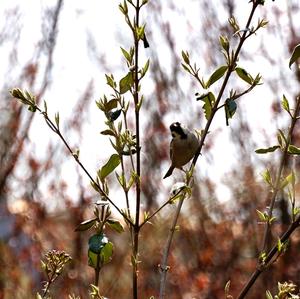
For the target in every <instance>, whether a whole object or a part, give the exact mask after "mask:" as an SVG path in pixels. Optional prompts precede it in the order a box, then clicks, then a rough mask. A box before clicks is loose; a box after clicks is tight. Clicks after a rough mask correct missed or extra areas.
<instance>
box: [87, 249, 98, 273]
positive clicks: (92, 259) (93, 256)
mask: <svg viewBox="0 0 300 299" xmlns="http://www.w3.org/2000/svg"><path fill="white" fill-rule="evenodd" d="M98 256H99V254H97V253H94V252H93V251H91V250H88V264H89V266H90V267H92V268H94V269H96V268H97V259H98ZM99 259H100V256H99Z"/></svg>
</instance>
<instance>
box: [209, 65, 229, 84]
mask: <svg viewBox="0 0 300 299" xmlns="http://www.w3.org/2000/svg"><path fill="white" fill-rule="evenodd" d="M227 69H228V67H227V65H223V66H221V67H219V68H218V69H217V70H215V71H214V72H213V74H212V75H211V76H210V78H209V79H208V81H207V83H206V88H209V87H210V86H211V85H212V84H214V83H215V82H217V81H218V80H219V79H221V78H222V77H223V76H224V74H225V72H226V71H227Z"/></svg>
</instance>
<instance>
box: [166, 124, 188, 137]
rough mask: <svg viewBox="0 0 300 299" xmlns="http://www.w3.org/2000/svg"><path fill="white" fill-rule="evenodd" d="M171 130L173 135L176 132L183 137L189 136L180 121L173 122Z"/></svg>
mask: <svg viewBox="0 0 300 299" xmlns="http://www.w3.org/2000/svg"><path fill="white" fill-rule="evenodd" d="M170 131H171V134H172V136H173V137H174V135H173V133H175V134H177V135H179V136H180V138H181V139H186V138H187V134H185V133H184V131H183V129H182V127H181V124H180V122H175V123H172V124H171V126H170Z"/></svg>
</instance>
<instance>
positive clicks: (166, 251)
mask: <svg viewBox="0 0 300 299" xmlns="http://www.w3.org/2000/svg"><path fill="white" fill-rule="evenodd" d="M259 4H260V3H259V1H253V2H252V9H251V12H250V15H249V18H248V21H247V24H246V28H248V27H249V26H250V24H251V21H252V18H253V15H254V12H255V10H256V8H257V6H258V5H259ZM246 39H247V31H245V32H243V34H242V36H241V37H240V41H239V44H238V46H237V48H236V51H235V53H234V55H233V58H232V60H231V61H230V65H228V69H227V72H226V75H225V77H224V80H223V84H222V86H221V88H220V91H219V94H218V97H217V99H216V101H215V104H214V106H213V108H212V112H211V115H210V117H209V119H208V120H207V123H206V126H205V128H204V130H203V133H202V135H201V139H200V145H199V148H198V150H197V152H196V154H195V157H194V159H193V161H192V165H191V168H190V171H191V172H192V171H193V169H194V167H195V165H196V163H197V160H198V158H199V155H200V154H201V151H202V148H203V145H204V141H205V139H206V136H207V134H208V132H209V128H210V126H211V123H212V121H213V118H214V116H215V113H216V112H217V110H218V107H219V104H220V101H221V99H222V96H223V94H224V91H225V87H226V86H227V83H228V80H229V78H230V75H231V73H232V72H233V71H234V69H235V66H236V63H237V60H238V57H239V53H240V51H241V48H242V46H243V44H244V42H245V40H246ZM200 84H201V82H200ZM191 178H192V176H189V177H188V178H187V182H186V183H187V185H189V184H190V181H191ZM184 199H185V196H182V197H181V198H180V200H179V203H178V206H177V210H176V212H175V216H174V220H173V223H172V226H171V229H170V235H169V237H168V241H167V244H166V247H165V249H164V253H163V260H162V265H161V269H168V266H167V260H168V256H169V253H170V247H171V242H172V239H173V235H174V230H175V227H176V225H177V221H178V218H179V214H180V211H181V208H182V205H183V201H184ZM166 276H167V271H166V270H164V271H161V279H160V281H161V283H160V296H159V298H160V299H163V298H165V287H166Z"/></svg>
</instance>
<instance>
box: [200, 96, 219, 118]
mask: <svg viewBox="0 0 300 299" xmlns="http://www.w3.org/2000/svg"><path fill="white" fill-rule="evenodd" d="M198 100H200V101H203V102H204V105H203V106H202V108H203V110H204V114H205V118H206V119H209V117H210V116H211V112H212V108H213V106H214V104H215V96H214V94H213V93H212V92H208V93H207V94H204V95H201V96H198V97H197V101H198Z"/></svg>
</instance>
